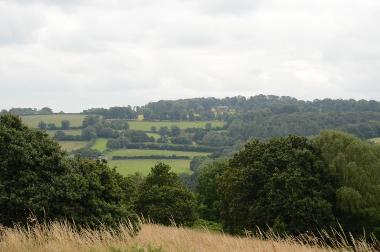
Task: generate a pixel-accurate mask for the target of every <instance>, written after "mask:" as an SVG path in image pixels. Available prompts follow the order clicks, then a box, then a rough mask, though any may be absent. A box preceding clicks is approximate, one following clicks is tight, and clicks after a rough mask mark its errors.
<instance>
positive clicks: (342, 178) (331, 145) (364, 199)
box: [314, 131, 380, 236]
mask: <svg viewBox="0 0 380 252" xmlns="http://www.w3.org/2000/svg"><path fill="white" fill-rule="evenodd" d="M314 142H315V143H316V144H317V145H318V146H319V147H320V149H321V150H322V154H323V157H324V158H325V159H326V160H327V161H328V164H329V169H330V170H331V172H333V173H336V174H337V176H338V178H339V182H340V188H339V189H338V190H337V192H336V195H337V206H336V208H337V217H338V219H339V221H340V223H341V224H342V225H343V228H344V229H346V230H347V231H350V232H353V233H362V232H363V229H365V230H366V232H367V233H369V232H374V233H376V234H377V235H378V236H380V146H379V145H375V144H370V143H368V142H366V141H362V140H360V139H358V138H356V137H354V136H351V135H348V134H345V133H343V132H337V131H325V132H322V133H321V134H320V135H319V136H318V137H317V138H315V139H314Z"/></svg>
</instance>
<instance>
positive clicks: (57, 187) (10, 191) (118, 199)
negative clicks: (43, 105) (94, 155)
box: [0, 114, 137, 227]
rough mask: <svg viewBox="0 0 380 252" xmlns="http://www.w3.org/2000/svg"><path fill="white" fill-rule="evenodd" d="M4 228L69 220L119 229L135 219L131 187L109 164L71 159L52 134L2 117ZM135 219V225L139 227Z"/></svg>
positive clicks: (0, 220)
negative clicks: (32, 220)
mask: <svg viewBox="0 0 380 252" xmlns="http://www.w3.org/2000/svg"><path fill="white" fill-rule="evenodd" d="M0 174H1V175H0V205H1V208H0V224H2V225H5V226H12V225H14V224H16V223H20V224H25V223H27V219H28V217H29V216H30V215H31V214H33V215H34V216H35V217H36V218H37V219H38V220H40V221H43V220H55V219H58V220H61V219H67V220H68V221H73V222H75V223H76V224H77V225H85V226H88V227H99V226H100V225H101V224H104V225H109V226H116V225H117V224H118V222H119V221H122V220H126V218H129V217H132V218H133V217H134V216H135V215H134V214H133V212H132V211H130V210H129V208H130V206H129V205H130V204H129V199H128V198H127V196H128V195H126V193H125V188H126V181H125V180H124V178H123V177H122V176H121V175H119V174H118V173H117V172H116V171H115V170H111V169H110V168H109V167H108V166H107V165H106V164H105V163H103V162H99V161H90V160H84V159H76V158H75V159H74V158H70V157H68V156H67V155H66V154H65V152H63V151H62V150H61V148H60V146H59V145H58V143H56V142H54V141H53V140H51V139H50V138H49V137H48V135H47V134H46V133H43V132H41V131H38V130H32V129H29V128H27V127H26V126H24V125H23V124H22V123H21V120H20V118H18V117H15V116H12V115H9V114H5V115H2V116H0ZM134 220H135V219H132V222H133V223H135V224H136V223H137V222H134Z"/></svg>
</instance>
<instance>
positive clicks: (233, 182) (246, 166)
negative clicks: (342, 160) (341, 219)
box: [218, 136, 335, 234]
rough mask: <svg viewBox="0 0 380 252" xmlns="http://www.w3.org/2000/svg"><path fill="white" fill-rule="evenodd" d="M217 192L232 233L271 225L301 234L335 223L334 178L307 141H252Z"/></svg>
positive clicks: (233, 162)
mask: <svg viewBox="0 0 380 252" xmlns="http://www.w3.org/2000/svg"><path fill="white" fill-rule="evenodd" d="M218 193H219V197H220V201H221V202H220V215H221V216H220V217H221V220H222V223H223V224H224V226H225V228H226V229H227V230H228V231H231V232H240V231H242V230H244V229H248V230H253V229H255V228H256V227H260V228H261V229H266V228H267V227H272V228H274V229H275V230H276V231H279V232H282V231H286V232H289V233H293V234H297V233H301V232H305V231H316V230H317V229H319V228H323V227H329V226H332V225H333V224H334V215H333V206H334V204H335V196H334V193H335V182H334V177H333V176H332V175H331V174H330V173H329V171H328V169H327V165H326V163H325V162H324V161H323V160H322V156H321V153H320V151H319V149H318V148H316V147H315V146H314V145H313V144H312V143H311V142H310V141H309V140H308V139H306V138H304V137H297V136H288V137H283V138H274V139H271V140H269V141H268V142H260V141H258V140H255V141H252V142H250V143H248V144H247V145H246V146H245V148H244V149H243V150H241V151H240V152H239V153H237V154H236V155H235V156H234V157H233V158H232V159H231V160H230V162H229V167H228V168H227V169H226V170H225V171H224V172H223V174H222V176H221V177H220V178H219V181H218Z"/></svg>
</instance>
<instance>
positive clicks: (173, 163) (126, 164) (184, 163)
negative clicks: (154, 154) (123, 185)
mask: <svg viewBox="0 0 380 252" xmlns="http://www.w3.org/2000/svg"><path fill="white" fill-rule="evenodd" d="M158 162H163V163H165V164H168V165H170V167H171V168H172V171H173V172H175V173H186V174H191V171H190V160H182V159H165V160H157V159H127V160H111V161H109V162H108V164H109V166H110V167H116V171H117V172H119V173H120V174H121V175H123V176H128V175H131V174H135V173H137V172H138V173H141V174H142V175H144V176H145V175H148V174H149V172H150V169H151V168H152V167H153V166H154V165H156V164H157V163H158Z"/></svg>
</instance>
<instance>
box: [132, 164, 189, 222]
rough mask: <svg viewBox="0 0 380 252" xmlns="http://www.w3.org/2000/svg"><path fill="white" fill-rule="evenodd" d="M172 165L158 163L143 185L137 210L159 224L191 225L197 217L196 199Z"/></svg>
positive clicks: (137, 202)
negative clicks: (182, 182)
mask: <svg viewBox="0 0 380 252" xmlns="http://www.w3.org/2000/svg"><path fill="white" fill-rule="evenodd" d="M170 169H171V168H170V166H168V165H166V164H163V163H158V164H157V165H155V166H154V167H153V168H152V170H151V172H150V174H149V175H148V176H147V178H146V180H145V181H144V182H143V183H142V185H141V186H140V193H139V196H138V199H137V201H136V211H137V212H138V213H141V214H142V215H143V216H145V217H147V218H150V219H151V220H153V221H154V222H156V223H161V224H164V225H170V224H171V221H174V222H175V223H176V224H180V225H192V224H193V223H194V221H195V220H196V215H195V209H196V200H195V197H194V195H193V193H192V192H191V191H189V190H188V189H187V188H186V187H184V186H183V185H182V184H181V182H180V180H179V178H178V176H177V175H176V174H175V173H174V172H172V171H170Z"/></svg>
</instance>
